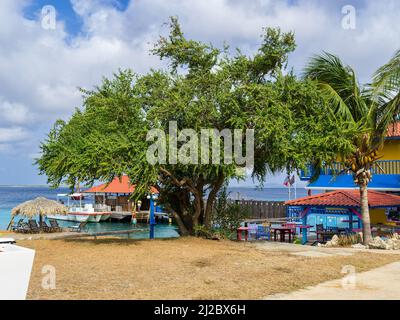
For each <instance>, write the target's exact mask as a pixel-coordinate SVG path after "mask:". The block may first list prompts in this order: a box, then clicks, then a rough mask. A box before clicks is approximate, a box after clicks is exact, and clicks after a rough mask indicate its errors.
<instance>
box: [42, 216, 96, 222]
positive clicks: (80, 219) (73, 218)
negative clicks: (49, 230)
mask: <svg viewBox="0 0 400 320" xmlns="http://www.w3.org/2000/svg"><path fill="white" fill-rule="evenodd" d="M89 218H90V217H89V216H88V215H77V214H67V215H65V216H63V215H58V214H57V215H48V216H47V219H55V220H62V221H73V222H87V221H88V220H89Z"/></svg>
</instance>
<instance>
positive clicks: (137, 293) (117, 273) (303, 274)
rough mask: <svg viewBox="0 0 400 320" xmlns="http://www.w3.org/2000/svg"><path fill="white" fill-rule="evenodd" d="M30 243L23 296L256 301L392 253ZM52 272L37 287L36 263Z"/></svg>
mask: <svg viewBox="0 0 400 320" xmlns="http://www.w3.org/2000/svg"><path fill="white" fill-rule="evenodd" d="M19 244H21V245H23V246H26V247H30V248H34V249H36V257H35V264H34V268H33V274H32V278H31V283H30V288H29V293H28V298H30V299H260V298H263V297H265V296H267V295H269V294H274V293H280V292H289V291H293V290H296V289H299V288H304V287H306V286H309V285H315V284H318V283H320V282H322V281H326V280H331V279H335V278H339V277H341V273H340V272H341V269H342V266H344V265H348V264H351V265H354V266H355V267H356V268H357V271H358V272H361V271H366V270H369V269H371V268H375V267H378V266H381V265H384V264H387V263H390V262H393V261H397V260H399V256H393V255H389V254H385V255H377V254H372V253H357V254H355V255H353V256H335V257H328V258H308V257H302V256H294V255H290V254H288V253H287V252H286V253H283V252H276V251H274V252H272V251H270V252H269V251H266V250H258V249H256V248H255V247H254V246H253V245H249V244H245V243H236V242H229V241H209V240H203V239H196V238H181V239H176V240H156V241H137V240H136V241H127V240H118V239H102V240H97V241H94V240H89V239H88V240H36V241H19ZM44 265H52V266H54V267H55V268H56V271H57V288H56V289H55V290H45V289H42V287H41V281H42V277H43V275H42V273H41V270H42V267H43V266H44Z"/></svg>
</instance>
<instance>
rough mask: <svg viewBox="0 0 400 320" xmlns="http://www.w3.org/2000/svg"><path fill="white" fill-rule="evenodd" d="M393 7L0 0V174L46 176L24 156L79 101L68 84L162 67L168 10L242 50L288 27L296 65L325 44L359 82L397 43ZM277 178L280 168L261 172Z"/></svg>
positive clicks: (343, 1)
mask: <svg viewBox="0 0 400 320" xmlns="http://www.w3.org/2000/svg"><path fill="white" fill-rule="evenodd" d="M45 5H52V6H54V7H55V9H56V10H57V24H56V29H55V30H46V29H44V28H43V27H42V24H41V9H42V7H43V6H45ZM344 5H352V6H354V8H355V10H356V19H357V20H356V29H355V30H345V29H343V27H342V24H341V20H342V19H343V14H342V7H343V6H344ZM399 14H400V1H398V0H383V1H373V0H357V1H351V0H336V1H335V0H330V1H327V0H289V1H283V0H247V1H242V0H212V1H205V0H168V1H165V0H135V1H133V0H132V1H129V0H91V1H87V0H1V1H0V112H1V113H2V117H1V118H0V184H43V183H45V182H46V178H45V177H41V176H38V172H37V169H36V168H35V167H34V166H32V163H33V159H34V158H35V157H37V156H38V151H39V144H40V141H43V139H44V138H45V136H46V133H47V132H48V130H49V129H50V127H51V126H52V124H53V123H54V121H55V120H56V119H58V118H62V119H68V117H69V116H70V115H71V114H72V112H73V110H74V109H75V108H76V107H79V106H80V105H81V96H80V93H79V91H78V89H77V88H78V87H84V88H92V87H93V86H95V85H96V84H98V83H99V82H100V81H101V78H102V76H110V75H111V74H112V73H113V72H114V71H115V70H117V69H118V68H120V67H121V68H132V69H133V70H134V71H136V72H139V73H144V72H146V71H147V70H149V68H151V67H153V68H159V67H162V66H163V64H162V63H161V62H160V61H159V60H158V59H157V58H155V57H152V56H150V55H149V49H150V48H151V43H154V42H155V41H156V40H157V38H158V36H159V35H160V34H163V33H164V34H165V32H166V28H165V27H164V26H163V23H164V22H165V21H167V19H168V17H169V16H171V15H177V16H178V17H179V18H180V22H181V24H182V26H183V29H184V31H185V32H186V34H187V35H188V36H189V37H193V38H195V39H199V40H203V41H207V42H213V43H215V44H216V45H222V44H223V43H224V41H226V42H227V43H229V44H231V46H232V47H240V48H241V49H242V50H243V51H244V52H248V53H249V54H250V53H252V52H254V50H255V48H256V47H257V44H258V42H259V39H260V38H259V35H260V34H261V32H262V28H263V27H266V26H272V27H276V26H279V27H281V28H282V29H283V30H285V31H288V30H292V31H294V32H295V34H296V40H297V44H298V47H297V50H296V51H295V53H293V54H292V55H291V57H290V67H291V68H292V67H293V68H294V70H295V72H299V71H301V69H302V67H303V66H304V64H305V63H306V62H307V59H309V57H310V56H311V55H313V54H315V53H320V52H321V51H322V50H326V51H329V52H332V53H335V54H338V55H340V57H342V58H343V59H344V61H345V62H347V63H349V64H351V65H352V66H353V67H354V68H355V69H356V70H357V72H358V74H359V78H360V81H362V82H365V81H368V80H369V79H370V76H371V74H372V73H373V71H374V70H375V69H376V68H377V67H379V66H380V65H382V64H383V63H385V62H386V61H387V60H388V59H389V58H390V57H391V56H392V55H393V53H394V52H395V50H397V49H399V48H400V37H399V36H398V35H399V34H400V24H397V23H393V21H397V19H398V16H399ZM245 184H247V185H251V184H252V182H251V181H250V180H248V181H247V182H246V183H245ZM281 184H282V176H277V177H271V178H270V179H269V180H268V181H267V185H274V186H281Z"/></svg>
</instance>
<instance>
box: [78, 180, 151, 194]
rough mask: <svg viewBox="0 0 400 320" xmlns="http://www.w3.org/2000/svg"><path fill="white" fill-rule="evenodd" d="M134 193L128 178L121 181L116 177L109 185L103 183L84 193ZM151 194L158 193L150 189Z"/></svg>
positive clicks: (133, 187)
mask: <svg viewBox="0 0 400 320" xmlns="http://www.w3.org/2000/svg"><path fill="white" fill-rule="evenodd" d="M134 191H135V185H132V184H131V183H130V181H129V178H128V176H122V177H121V179H119V178H118V177H116V178H114V180H113V181H111V183H109V184H107V183H103V184H101V185H99V186H95V187H93V188H90V189H88V190H86V191H84V192H85V193H133V192H134ZM151 193H153V194H154V193H158V191H157V189H156V188H154V187H152V188H151Z"/></svg>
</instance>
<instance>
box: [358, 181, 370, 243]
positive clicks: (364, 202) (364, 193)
mask: <svg viewBox="0 0 400 320" xmlns="http://www.w3.org/2000/svg"><path fill="white" fill-rule="evenodd" d="M360 201H361V216H362V222H363V242H364V245H368V243H370V242H371V240H372V233H371V221H370V217H369V206H368V187H367V186H366V185H360Z"/></svg>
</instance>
